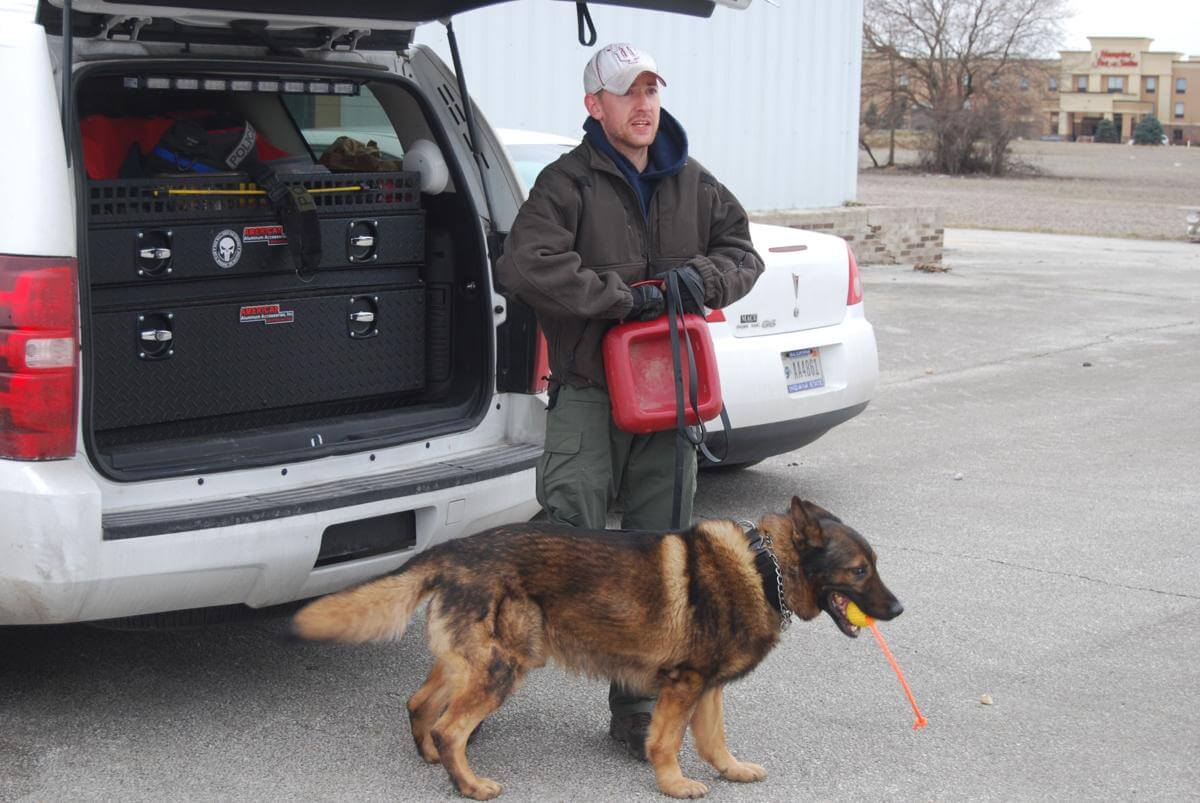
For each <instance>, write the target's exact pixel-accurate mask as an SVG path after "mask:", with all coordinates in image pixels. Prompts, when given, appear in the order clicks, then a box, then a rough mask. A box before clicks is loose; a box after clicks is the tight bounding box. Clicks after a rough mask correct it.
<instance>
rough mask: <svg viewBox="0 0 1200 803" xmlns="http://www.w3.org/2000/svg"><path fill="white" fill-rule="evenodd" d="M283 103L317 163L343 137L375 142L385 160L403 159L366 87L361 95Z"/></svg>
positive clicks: (401, 149) (401, 148) (286, 98)
mask: <svg viewBox="0 0 1200 803" xmlns="http://www.w3.org/2000/svg"><path fill="white" fill-rule="evenodd" d="M283 103H284V105H285V106H287V109H288V111H289V112H290V113H291V115H292V118H293V119H294V120H295V121H296V125H297V126H298V127H299V128H300V133H301V134H302V135H303V136H304V139H305V140H306V141H307V142H308V146H309V148H311V149H312V152H313V156H315V157H317V158H318V159H320V158H321V154H322V153H324V152H325V149H326V148H328V147H329V146H330V145H332V144H333V143H334V142H335V141H336V140H337V138H338V137H342V136H346V137H350V138H351V139H355V140H358V141H359V142H361V143H363V144H364V145H365V144H367V143H368V142H372V141H373V142H375V144H376V145H377V146H378V147H379V152H380V156H381V157H383V158H384V159H402V158H403V157H404V146H403V145H401V144H400V138H399V137H397V136H396V131H395V129H394V128H392V124H391V122H390V121H389V120H388V116H387V112H385V111H384V110H383V107H382V106H380V105H379V101H378V100H377V99H376V98H375V96H374V95H372V94H371V92H370V90H369V89H367V88H366V87H364V88H363V89H362V93H361V94H359V95H284V96H283Z"/></svg>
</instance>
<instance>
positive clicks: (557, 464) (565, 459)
mask: <svg viewBox="0 0 1200 803" xmlns="http://www.w3.org/2000/svg"><path fill="white" fill-rule="evenodd" d="M550 429H553V418H552V419H551V424H550ZM581 442H582V436H581V434H580V433H579V432H559V433H555V432H552V431H551V432H547V433H546V446H545V450H544V451H543V452H542V456H541V458H540V459H539V460H538V463H537V470H536V473H537V500H538V502H539V503H540V504H541V506H542V509H543V510H545V511H546V514H547V515H548V516H550V518H551V519H552V520H554V521H564V522H567V523H569V524H573V525H578V524H579V522H580V520H581V517H582V513H583V511H582V510H581V504H580V503H581V500H579V499H577V498H576V497H577V496H578V489H579V485H580V483H579V448H580V443H581Z"/></svg>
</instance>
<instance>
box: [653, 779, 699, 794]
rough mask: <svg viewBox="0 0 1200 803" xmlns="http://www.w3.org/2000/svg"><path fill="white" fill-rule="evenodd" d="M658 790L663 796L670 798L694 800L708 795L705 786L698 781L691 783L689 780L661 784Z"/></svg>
mask: <svg viewBox="0 0 1200 803" xmlns="http://www.w3.org/2000/svg"><path fill="white" fill-rule="evenodd" d="M658 788H659V789H661V790H662V791H663V794H667V795H670V796H671V797H681V798H688V799H695V798H698V797H704V796H705V795H707V794H708V787H707V786H705V785H704V784H702V783H700V782H699V781H693V780H692V779H691V778H680V779H678V780H675V781H665V782H661V783H659V785H658Z"/></svg>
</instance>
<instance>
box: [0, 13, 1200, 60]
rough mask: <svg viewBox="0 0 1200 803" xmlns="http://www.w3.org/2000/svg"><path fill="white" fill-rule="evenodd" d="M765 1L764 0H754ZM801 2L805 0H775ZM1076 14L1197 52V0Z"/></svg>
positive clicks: (1072, 42) (1069, 40)
mask: <svg viewBox="0 0 1200 803" xmlns="http://www.w3.org/2000/svg"><path fill="white" fill-rule="evenodd" d="M755 2H760V3H761V2H765V0H755ZM777 2H782V3H802V2H805V0H777ZM1071 2H1072V5H1073V7H1074V10H1075V15H1074V16H1073V17H1072V18H1071V19H1069V20H1067V21H1066V23H1065V26H1064V27H1065V29H1066V37H1065V39H1064V41H1063V42H1062V49H1063V50H1085V49H1087V46H1088V42H1087V37H1088V36H1149V37H1150V38H1152V39H1153V40H1154V44H1153V47H1154V49H1155V50H1174V51H1178V52H1181V53H1186V54H1189V55H1192V54H1194V55H1197V56H1200V1H1198V0H1071ZM34 5H35V3H34V0H0V11H4V10H16V11H23V12H25V13H29V10H30V9H32V8H33V7H34Z"/></svg>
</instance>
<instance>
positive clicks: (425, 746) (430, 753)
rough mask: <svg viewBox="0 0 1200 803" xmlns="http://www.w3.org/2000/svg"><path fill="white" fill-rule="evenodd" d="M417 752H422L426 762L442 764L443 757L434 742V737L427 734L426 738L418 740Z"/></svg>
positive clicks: (423, 759) (422, 758)
mask: <svg viewBox="0 0 1200 803" xmlns="http://www.w3.org/2000/svg"><path fill="white" fill-rule="evenodd" d="M417 752H418V753H420V754H421V760H422V761H424V762H425V763H426V764H441V763H442V757H441V756H440V755H438V749H437V745H435V744H434V743H433V737H431V736H426V737H425V738H424V739H420V740H418V741H417Z"/></svg>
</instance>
